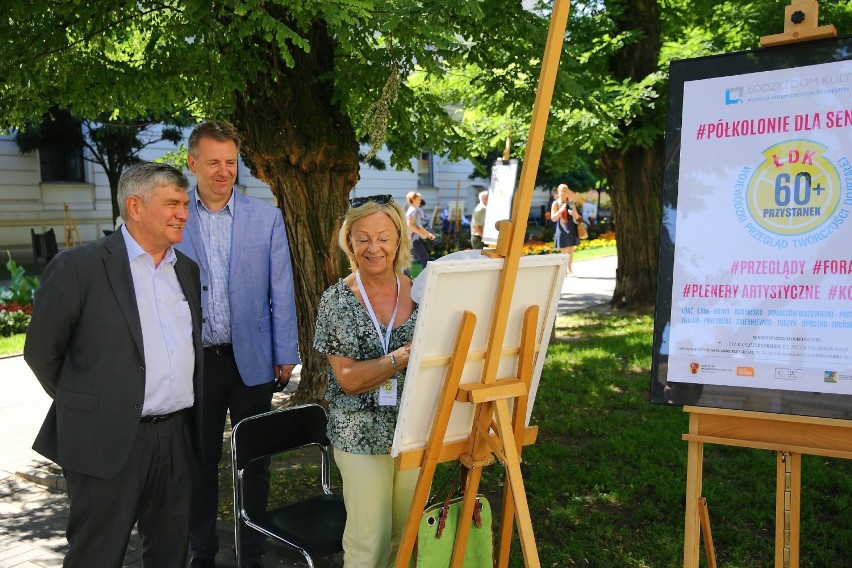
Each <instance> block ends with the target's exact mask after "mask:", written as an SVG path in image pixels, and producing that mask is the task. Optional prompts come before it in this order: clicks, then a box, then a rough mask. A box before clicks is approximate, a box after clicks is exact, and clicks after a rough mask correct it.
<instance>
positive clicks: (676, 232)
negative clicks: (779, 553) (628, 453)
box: [651, 38, 852, 418]
mask: <svg viewBox="0 0 852 568" xmlns="http://www.w3.org/2000/svg"><path fill="white" fill-rule="evenodd" d="M669 97H670V98H669V117H668V125H667V140H666V146H667V148H666V158H667V163H666V170H665V187H664V199H663V223H662V229H661V255H660V273H659V287H658V301H657V313H656V316H655V342H654V366H653V372H652V374H653V376H652V385H651V400H652V402H658V403H670V404H692V405H698V406H713V407H721V408H731V409H742V410H757V411H770V412H781V413H788V414H799V415H812V416H822V417H829V418H831V417H842V418H848V417H850V415H852V38H842V39H832V40H828V41H824V42H811V43H807V44H798V45H793V46H787V47H778V48H770V49H766V50H761V51H755V52H743V53H735V54H729V55H723V56H718V57H708V58H702V59H696V60H688V61H679V62H675V63H672V65H671V83H670V95H669Z"/></svg>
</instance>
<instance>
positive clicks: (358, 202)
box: [349, 195, 393, 208]
mask: <svg viewBox="0 0 852 568" xmlns="http://www.w3.org/2000/svg"><path fill="white" fill-rule="evenodd" d="M368 201H372V202H373V203H378V204H379V205H387V204H388V203H390V202H392V201H393V196H392V195H368V196H367V197H353V198H352V199H350V200H349V207H352V208H358V207H361V206H362V205H364V204H365V203H367V202H368Z"/></svg>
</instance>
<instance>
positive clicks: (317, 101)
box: [233, 23, 359, 402]
mask: <svg viewBox="0 0 852 568" xmlns="http://www.w3.org/2000/svg"><path fill="white" fill-rule="evenodd" d="M307 39H308V40H309V42H310V45H311V51H310V53H304V52H301V51H300V50H298V49H294V50H292V53H293V55H294V58H295V60H296V64H295V66H294V67H293V68H287V67H286V66H285V65H284V62H283V61H281V60H280V59H277V58H275V55H276V54H277V50H276V49H275V48H274V47H270V48H269V49H268V50H267V53H269V54H271V55H270V59H269V61H268V64H269V70H268V73H269V74H270V75H274V76H277V77H278V80H277V81H274V82H273V83H274V89H273V90H270V89H269V85H270V83H269V82H267V81H265V80H264V78H263V77H261V78H259V79H258V81H257V82H254V83H251V84H248V85H246V88H245V90H243V91H241V92H239V93H236V95H235V96H236V110H235V112H234V116H233V122H234V125H235V127H236V128H237V130H238V131H239V133H240V135H241V136H242V139H243V146H242V156H243V160H244V161H245V163H246V164H247V165H248V167H249V168H250V170H251V172H252V175H254V176H255V177H257V178H258V179H260V180H262V181H263V182H265V183H267V184H268V185H269V186H270V187H271V188H272V192H273V194H274V195H275V197H276V198H277V200H278V206H279V208H280V209H281V211H282V213H283V215H284V222H285V225H286V227H287V236H288V239H289V241H290V254H291V256H292V262H293V279H294V284H295V294H296V310H297V312H298V325H299V352H300V355H301V359H302V375H301V383H300V386H299V391H298V392H297V393H296V395H295V397H294V402H306V401H317V400H320V399H321V398H322V397H323V395H324V394H325V390H326V388H327V383H326V376H325V369H326V359H325V356H323V355H319V354H317V353H316V352H315V351H314V350H313V339H314V327H315V325H316V315H317V309H318V307H319V301H320V296H321V295H322V293H323V291H325V289H326V288H328V286H330V285H331V284H332V283H333V282H335V281H336V280H337V279H338V278H339V277H340V276H341V275H342V274H343V273H344V270H345V266H346V264H345V257H344V256H343V254H342V252H341V251H340V250H339V248H338V247H337V233H338V230H339V228H340V222H341V219H342V217H343V213H344V212H345V210H346V199H347V197H348V195H349V192H350V191H351V190H352V188H353V187H354V186H355V184H356V183H357V181H358V171H359V162H358V143H357V141H356V138H355V132H354V129H353V128H352V124H351V122H350V121H349V118H348V117H347V116H345V115H344V114H343V113H342V112H341V109H340V107H339V106H338V105H337V103H335V102H333V99H332V97H333V93H334V85H333V83H332V81H331V79H329V77H331V76H332V73H331V71H332V69H333V65H334V47H335V46H334V41H333V40H332V39H331V38H329V37H328V33H327V29H326V27H325V25H324V24H322V23H316V24H314V26H313V27H312V28H311V29H310V30H309V32H308V37H307Z"/></svg>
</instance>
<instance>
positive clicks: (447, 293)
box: [391, 254, 568, 457]
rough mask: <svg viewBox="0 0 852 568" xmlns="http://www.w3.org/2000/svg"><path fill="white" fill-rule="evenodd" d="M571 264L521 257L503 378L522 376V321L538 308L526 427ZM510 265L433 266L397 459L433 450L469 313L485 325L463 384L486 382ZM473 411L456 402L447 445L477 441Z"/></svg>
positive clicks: (479, 327) (561, 258) (563, 258)
mask: <svg viewBox="0 0 852 568" xmlns="http://www.w3.org/2000/svg"><path fill="white" fill-rule="evenodd" d="M567 262H568V256H567V255H562V254H554V255H539V256H527V257H523V258H521V259H520V263H519V266H518V279H517V283H516V286H515V289H514V293H513V296H512V307H511V310H510V312H509V319H508V322H507V330H506V337H505V340H504V344H503V345H504V347H503V356H502V357H501V360H500V365H499V367H498V376H499V377H510V376H515V374H516V372H517V368H516V366H517V353H518V346H519V344H520V336H521V322H522V317H523V314H524V311H525V310H526V309H527V308H529V307H530V306H532V305H538V306H539V320H538V325H537V327H536V346H537V352H538V353H537V357H536V361H535V366H534V371H533V378H532V383H531V385H530V391H529V402H528V405H527V414H526V424H529V420H530V415H531V413H532V408H533V403H534V402H535V396H536V391H537V389H538V382H539V379H540V377H541V369H542V365H543V364H544V356H545V354H546V352H547V345H548V343H549V341H550V334H551V329H552V327H553V324H554V320H555V319H556V309H557V306H558V303H559V295H560V293H561V290H562V282H563V280H564V279H565V273H566V265H567ZM502 267H503V259H502V258H485V257H482V258H479V259H464V260H447V261H440V262H434V263H429V270H428V271H427V272H425V273H423V274H422V275H421V277H422V278H426V281H425V282H424V283H423V284H422V286H423V296H422V299H421V302H420V312H419V315H418V318H417V324H416V326H415V329H414V339H413V341H412V345H411V357H410V358H409V361H408V370H407V372H406V375H405V386H404V387H403V392H402V402H401V403H400V408H399V418H398V419H397V426H396V432H395V434H394V443H393V447H392V449H391V455H392V456H394V457H395V456H397V455H398V454H399V453H400V452H404V451H408V450H417V449H422V448H425V447H426V443H427V441H428V437H429V432H430V429H431V426H432V423H433V421H434V417H435V412H436V410H437V407H438V399H439V396H440V393H441V389H442V387H443V384H444V376H445V373H446V367H447V363H448V362H449V356H450V354H451V353H452V350H453V347H454V346H455V339H456V332H457V330H458V326H459V322H460V321H461V316H462V314H463V313H464V312H465V311H469V312H472V313H474V314H475V315H476V318H477V321H476V328H475V330H474V334H473V339H472V341H471V346H470V351H469V353H468V357H467V360H466V363H465V366H464V371H463V372H462V378H461V383H462V384H466V383H474V382H479V381H481V379H482V376H481V375H482V366H483V361H484V353H485V349H486V347H487V342H488V337H489V332H490V328H491V317H492V312H493V310H494V297H495V296H496V295H497V292H498V287H499V280H500V271H501V269H502ZM473 413H474V406H473V405H470V404H461V403H458V402H457V403H455V405H454V407H453V412H452V415H451V418H450V423H449V426H448V428H447V433H446V435H445V437H444V443H448V442H455V441H459V440H464V439H466V438H467V437H468V436H469V435H470V431H471V425H472V423H473Z"/></svg>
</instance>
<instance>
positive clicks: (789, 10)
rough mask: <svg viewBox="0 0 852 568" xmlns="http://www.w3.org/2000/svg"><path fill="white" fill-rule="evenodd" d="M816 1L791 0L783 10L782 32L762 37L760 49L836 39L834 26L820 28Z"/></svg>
mask: <svg viewBox="0 0 852 568" xmlns="http://www.w3.org/2000/svg"><path fill="white" fill-rule="evenodd" d="M818 24H819V2H817V0H791V1H790V5H789V6H786V7H785V8H784V32H783V33H780V34H774V35H768V36H763V37H762V38H760V45H761V47H775V46H778V45H787V44H789V43H796V42H799V41H811V40H815V39H827V38H830V37H837V30H836V29H835V28H834V24H828V25H825V26H820V25H818Z"/></svg>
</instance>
